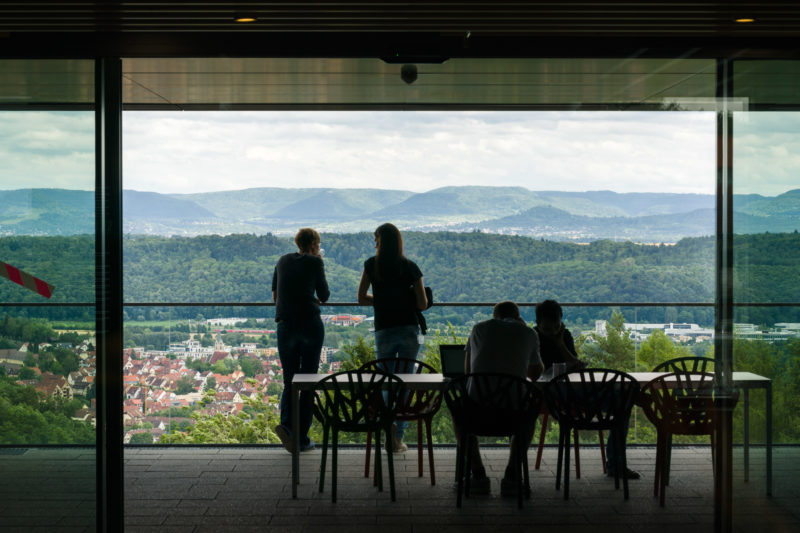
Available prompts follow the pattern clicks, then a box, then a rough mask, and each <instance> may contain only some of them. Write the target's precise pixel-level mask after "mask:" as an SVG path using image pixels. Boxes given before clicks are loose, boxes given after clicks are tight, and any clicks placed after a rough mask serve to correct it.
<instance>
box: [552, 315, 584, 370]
mask: <svg viewBox="0 0 800 533" xmlns="http://www.w3.org/2000/svg"><path fill="white" fill-rule="evenodd" d="M555 341H556V346H557V347H558V353H559V356H560V357H561V361H562V362H564V363H567V364H570V365H580V363H581V362H580V361H579V360H578V354H577V353H576V352H575V341H574V340H573V339H572V334H570V332H569V330H567V329H566V328H565V327H564V324H563V323H562V324H561V328H560V329H559V330H558V333H557V334H556V336H555Z"/></svg>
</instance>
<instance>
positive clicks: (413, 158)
mask: <svg viewBox="0 0 800 533" xmlns="http://www.w3.org/2000/svg"><path fill="white" fill-rule="evenodd" d="M794 115H800V114H788V113H750V114H741V115H739V116H738V117H737V120H736V124H735V131H736V135H737V137H736V146H735V155H736V159H735V165H736V167H735V183H736V184H737V186H736V192H737V193H745V192H759V193H761V194H768V195H774V194H780V193H782V192H785V191H786V190H789V189H793V188H800V117H798V116H794ZM93 128H94V122H93V115H92V113H90V112H82V113H51V112H35V113H34V112H14V113H11V112H5V113H0V160H2V161H3V165H2V166H1V168H0V189H18V188H27V187H63V188H70V189H91V188H92V187H93V183H94V157H93V150H92V147H93V142H94V133H93ZM123 128H124V131H123V156H124V157H123V165H124V166H123V169H124V187H125V188H126V189H136V190H141V191H156V192H161V193H190V192H207V191H219V190H230V189H244V188H249V187H371V188H372V187H376V188H392V189H406V190H412V191H426V190H430V189H433V188H436V187H442V186H446V185H519V186H523V187H526V188H529V189H532V190H570V191H583V190H598V189H610V190H614V191H617V192H632V191H638V192H693V193H705V194H713V192H714V183H715V166H714V164H715V163H714V150H715V135H714V131H715V129H714V128H715V115H714V114H713V113H701V112H682V113H678V112H671V113H667V112H569V111H559V112H556V111H547V112H516V111H515V112H511V111H506V112H424V111H420V112H388V111H381V112H377V111H355V112H353V111H350V112H331V111H320V112H312V111H287V112H275V111H270V112H178V111H171V112H145V111H139V112H126V113H125V115H124V120H123Z"/></svg>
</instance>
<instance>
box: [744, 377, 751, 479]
mask: <svg viewBox="0 0 800 533" xmlns="http://www.w3.org/2000/svg"><path fill="white" fill-rule="evenodd" d="M744 480H745V481H750V389H749V388H748V387H745V388H744Z"/></svg>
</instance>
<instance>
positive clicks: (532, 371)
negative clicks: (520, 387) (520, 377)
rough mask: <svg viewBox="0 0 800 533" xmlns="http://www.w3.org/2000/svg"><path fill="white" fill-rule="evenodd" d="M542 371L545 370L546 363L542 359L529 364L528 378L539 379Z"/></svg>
mask: <svg viewBox="0 0 800 533" xmlns="http://www.w3.org/2000/svg"><path fill="white" fill-rule="evenodd" d="M542 372H544V364H543V363H542V362H541V361H539V362H538V363H536V364H533V365H528V379H530V380H531V381H536V380H537V379H539V376H541V375H542Z"/></svg>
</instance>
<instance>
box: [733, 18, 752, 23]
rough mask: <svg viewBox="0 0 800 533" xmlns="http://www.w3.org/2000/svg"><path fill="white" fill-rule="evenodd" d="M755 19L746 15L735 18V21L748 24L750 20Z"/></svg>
mask: <svg viewBox="0 0 800 533" xmlns="http://www.w3.org/2000/svg"><path fill="white" fill-rule="evenodd" d="M755 21H756V19H753V18H747V17H742V18H738V19H736V22H738V23H740V24H748V23H750V22H755Z"/></svg>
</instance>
